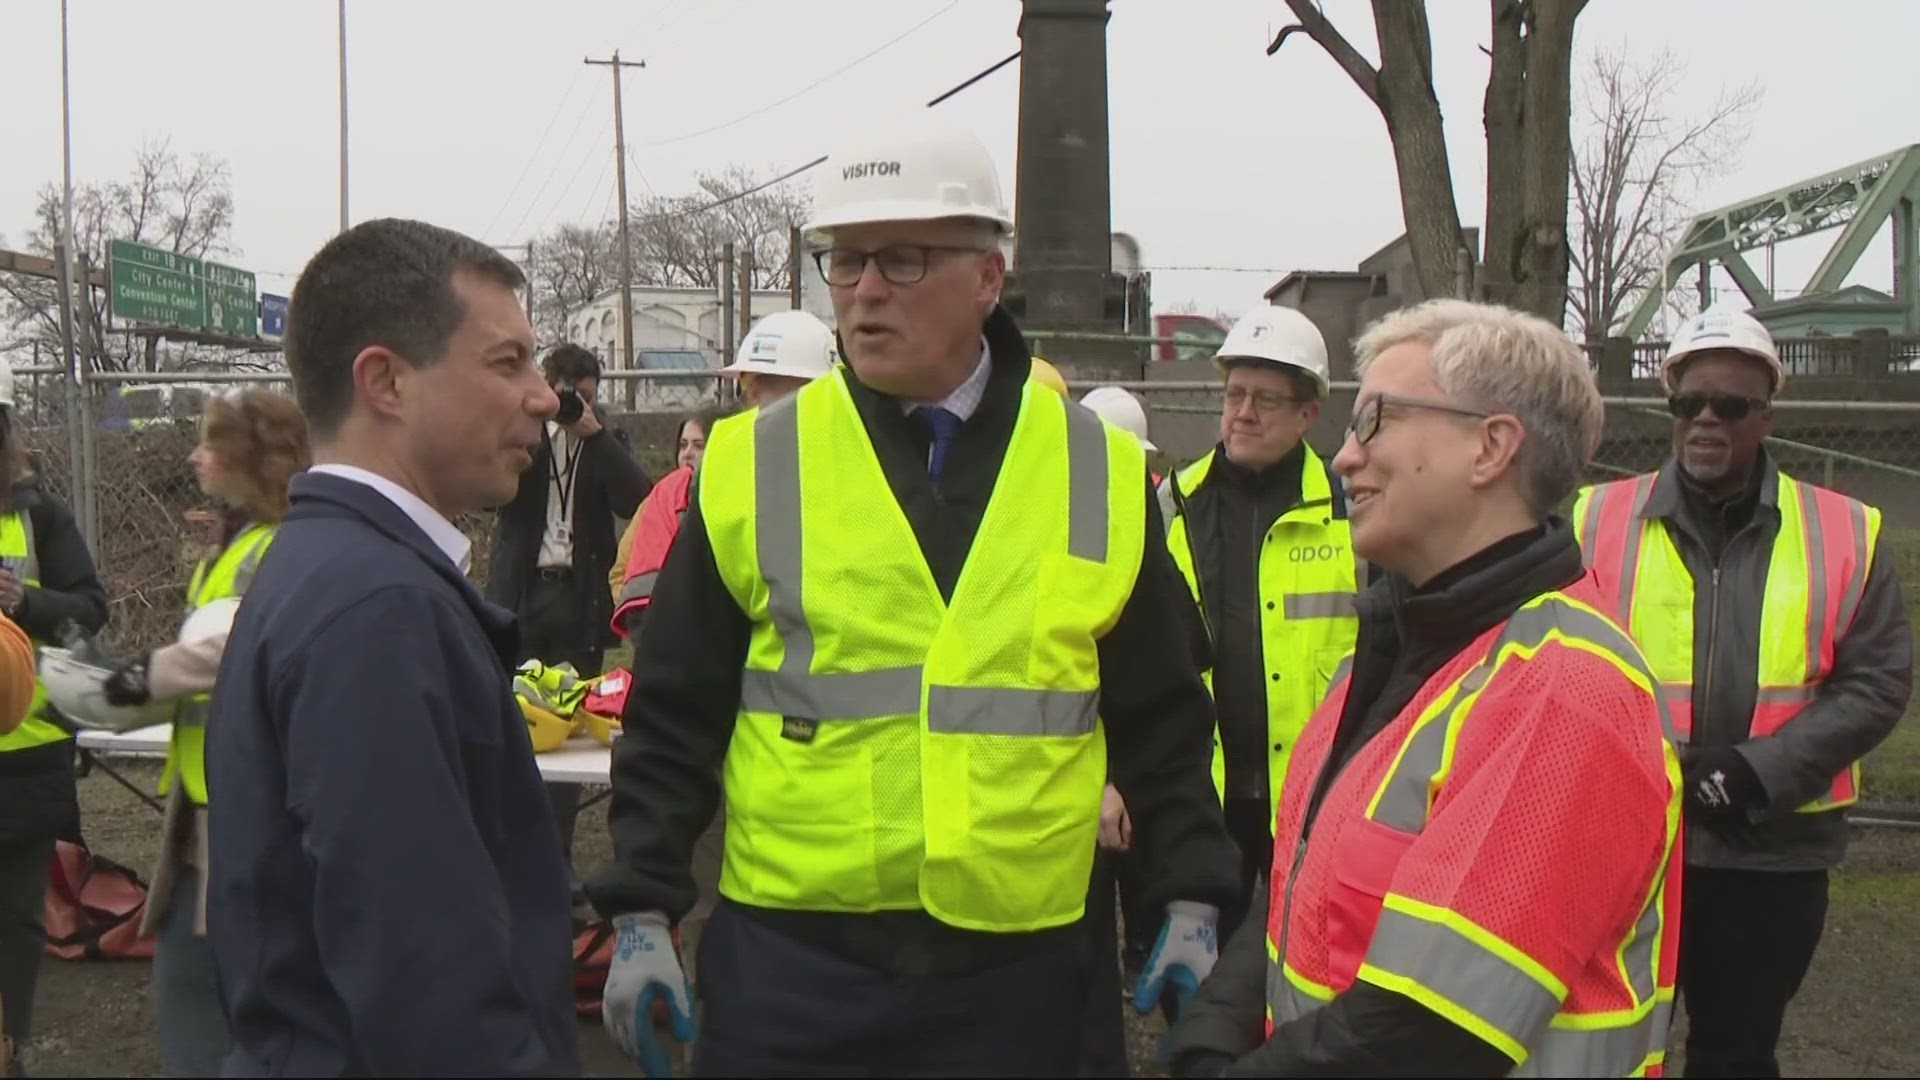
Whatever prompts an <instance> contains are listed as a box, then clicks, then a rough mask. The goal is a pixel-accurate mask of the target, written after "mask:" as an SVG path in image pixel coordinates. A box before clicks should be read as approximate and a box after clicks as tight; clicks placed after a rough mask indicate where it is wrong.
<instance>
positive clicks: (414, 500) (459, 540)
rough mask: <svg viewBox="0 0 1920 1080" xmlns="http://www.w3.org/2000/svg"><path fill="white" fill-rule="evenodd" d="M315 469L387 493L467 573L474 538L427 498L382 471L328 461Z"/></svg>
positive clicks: (390, 499) (389, 498) (450, 559)
mask: <svg viewBox="0 0 1920 1080" xmlns="http://www.w3.org/2000/svg"><path fill="white" fill-rule="evenodd" d="M311 471H313V472H317V473H326V474H327V475H329V476H338V477H340V478H341V479H342V480H352V481H354V482H355V483H359V484H365V485H366V486H368V487H370V488H372V489H373V490H375V491H377V492H379V493H380V494H382V495H384V496H386V497H387V501H388V502H390V503H392V504H393V505H395V506H397V507H399V508H400V511H401V513H404V514H406V515H407V517H408V518H409V519H411V520H412V521H413V523H414V524H415V525H418V526H420V531H421V532H424V533H426V534H427V539H429V540H431V541H433V546H434V547H437V548H439V549H440V551H441V552H442V553H443V554H445V555H446V557H447V560H448V561H449V562H451V563H453V565H454V566H456V567H459V569H460V572H461V573H463V574H464V573H466V572H467V569H468V566H467V563H468V558H469V557H470V556H471V555H472V554H473V541H471V540H469V539H467V534H465V533H463V532H461V531H460V530H459V529H458V528H456V527H455V526H454V524H453V522H451V521H448V520H447V519H446V517H445V516H444V515H442V514H441V513H440V511H438V510H435V509H434V508H433V507H431V506H428V505H427V501H426V500H425V499H422V498H421V497H420V496H418V495H415V494H414V493H413V492H411V491H408V490H407V489H406V488H403V487H401V486H400V485H399V484H396V483H394V482H393V481H392V480H389V479H388V478H386V477H384V476H381V475H380V474H379V473H376V472H369V471H368V470H366V469H362V468H360V467H359V466H357V465H341V464H338V463H335V462H328V463H325V464H321V465H315V466H314V467H313V468H312V470H311Z"/></svg>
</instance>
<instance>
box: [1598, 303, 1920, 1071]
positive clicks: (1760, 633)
mask: <svg viewBox="0 0 1920 1080" xmlns="http://www.w3.org/2000/svg"><path fill="white" fill-rule="evenodd" d="M1661 381H1662V382H1663V384H1664V385H1665V387H1666V389H1667V392H1668V395H1669V397H1668V399H1667V400H1668V408H1669V410H1670V411H1671V412H1672V414H1673V451H1674V456H1673V457H1672V458H1671V459H1670V460H1669V461H1668V462H1667V464H1666V465H1665V466H1664V467H1663V468H1661V469H1660V471H1659V472H1657V473H1651V474H1647V475H1643V476H1637V477H1633V478H1631V479H1627V480H1620V481H1615V482H1613V483H1608V484H1602V485H1599V486H1597V487H1594V488H1591V489H1588V490H1587V491H1584V492H1582V493H1581V495H1580V498H1579V501H1578V502H1577V503H1575V506H1574V512H1573V518H1574V523H1575V526H1576V528H1577V529H1578V530H1579V534H1580V539H1581V543H1582V546H1583V547H1584V549H1585V552H1586V559H1587V562H1588V563H1589V564H1590V565H1591V566H1592V568H1593V571H1594V573H1595V575H1596V577H1597V579H1598V580H1599V582H1600V584H1601V587H1602V589H1603V590H1604V591H1605V592H1606V594H1607V595H1608V596H1609V597H1610V598H1611V599H1612V600H1613V602H1614V603H1615V604H1616V605H1617V615H1618V617H1619V618H1620V619H1621V621H1622V622H1623V623H1625V624H1627V626H1628V628H1629V629H1630V630H1631V631H1632V633H1633V635H1634V637H1635V639H1636V640H1637V641H1638V642H1639V644H1640V646H1641V648H1642V649H1644V650H1645V652H1646V655H1647V659H1648V661H1649V662H1650V663H1651V664H1652V665H1653V668H1654V671H1655V673H1656V674H1657V675H1658V677H1659V680H1660V682H1661V684H1662V690H1663V692H1664V693H1666V694H1667V695H1668V696H1669V699H1670V703H1671V706H1672V708H1673V710H1674V714H1675V718H1676V720H1677V728H1678V736H1679V740H1680V758H1681V763H1682V766H1683V767H1684V769H1685V775H1686V818H1687V834H1686V872H1685V890H1686V891H1685V904H1684V912H1685V914H1684V915H1683V918H1684V920H1685V926H1684V928H1683V930H1682V932H1681V938H1680V942H1681V945H1680V948H1681V958H1680V989H1681V996H1682V997H1683V998H1684V999H1685V1001H1686V1007H1687V1017H1688V1030H1687V1071H1686V1075H1688V1076H1779V1075H1780V1064H1779V1061H1778V1059H1777V1057H1776V1056H1775V1047H1776V1045H1777V1043H1778V1042H1779V1038H1780V1027H1781V1022H1782V1020H1783V1019H1784V1017H1785V1015H1786V1010H1787V1005H1788V1003H1789V1002H1790V1001H1791V1000H1792V999H1793V996H1794V994H1795V993H1796V992H1797V991H1798V989H1799V987H1800V982H1801V980H1802V978H1804V977H1805V975H1806V972H1807V968H1808V966H1809V965H1810V964H1811V963H1812V960H1813V955H1814V951H1815V949H1816V948H1817V947H1818V945H1819V941H1820V935H1821V931H1822V929H1823V927H1824V925H1825V921H1826V910H1827V885H1828V880H1827V878H1828V872H1829V871H1830V870H1832V868H1833V867H1835V866H1836V865H1838V864H1839V862H1840V860H1841V858H1842V857H1843V856H1844V855H1845V854H1846V850H1847V823H1846V807H1848V806H1849V805H1851V804H1852V803H1853V802H1855V801H1856V800H1857V799H1858V797H1859V786H1860V759H1861V758H1862V757H1863V756H1864V755H1865V754H1866V753H1867V752H1868V751H1870V750H1872V749H1873V748H1874V747H1875V746H1877V745H1879V744H1880V741H1881V740H1882V739H1884V738H1886V736H1887V734H1888V733H1889V732H1891V731H1892V730H1893V727H1894V725H1895V724H1896V723H1898V722H1899V720H1900V717H1901V716H1902V715H1903V714H1904V713H1905V711H1906V706H1907V699H1908V696H1909V694H1910V693H1911V688H1912V663H1913V656H1912V653H1913V635H1912V630H1911V628H1910V627H1909V625H1908V616H1907V609H1906V604H1905V603H1904V601H1903V599H1902V595H1901V590H1900V583H1899V581H1898V579H1897V577H1896V575H1895V572H1894V561H1893V560H1892V559H1890V558H1879V557H1877V556H1878V555H1879V554H1880V532H1881V515H1880V511H1879V510H1877V509H1875V508H1873V507H1871V506H1867V505H1866V504H1864V503H1861V502H1858V501H1856V500H1854V499H1851V498H1848V497H1847V496H1845V495H1841V494H1839V493H1837V492H1833V491H1828V490H1826V489H1824V488H1819V487H1815V486H1814V485H1812V484H1809V483H1806V482H1804V481H1801V480H1798V479H1795V478H1792V477H1789V476H1787V475H1785V474H1784V473H1782V472H1781V471H1780V469H1779V468H1778V467H1777V466H1776V465H1775V464H1774V463H1773V462H1772V461H1771V460H1770V459H1769V458H1768V456H1767V453H1766V449H1765V442H1766V439H1767V435H1768V432H1769V431H1770V430H1771V429H1772V426H1773V407H1772V402H1773V399H1774V396H1775V395H1776V394H1778V393H1779V391H1780V386H1781V383H1782V382H1783V381H1784V373H1783V370H1782V367H1781V363H1780V356H1779V353H1778V352H1777V351H1776V349H1775V347H1774V343H1773V339H1772V338H1771V337H1770V336H1769V335H1768V334H1767V331H1766V328H1765V327H1763V326H1761V325H1760V323H1759V322H1758V321H1757V320H1755V319H1754V318H1752V317H1751V316H1749V315H1747V314H1745V313H1743V312H1739V311H1733V310H1711V311H1707V312H1705V313H1702V314H1700V315H1697V316H1695V317H1694V318H1692V319H1689V320H1688V321H1687V322H1686V323H1685V324H1684V325H1683V326H1682V327H1681V328H1680V331H1679V332H1678V333H1676V334H1675V335H1674V337H1673V342H1672V345H1671V346H1670V348H1669V350H1668V353H1667V358H1666V362H1665V364H1664V365H1663V366H1662V370H1661Z"/></svg>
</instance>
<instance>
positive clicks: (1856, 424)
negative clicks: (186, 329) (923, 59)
mask: <svg viewBox="0 0 1920 1080" xmlns="http://www.w3.org/2000/svg"><path fill="white" fill-rule="evenodd" d="M20 374H21V383H20V387H19V390H20V408H19V409H18V422H19V426H20V433H21V435H22V437H23V439H24V442H25V443H26V445H27V447H28V449H29V451H30V452H31V454H32V456H33V460H34V463H35V467H36V469H37V470H38V471H39V472H40V474H41V476H42V477H43V478H44V483H45V485H46V487H47V488H48V490H49V491H51V492H52V493H53V494H54V495H56V496H58V497H60V498H62V499H64V500H66V501H67V502H68V503H69V504H70V505H73V506H74V507H75V508H76V510H81V511H82V512H83V513H84V514H85V515H86V516H87V519H88V520H87V521H86V531H87V533H88V539H89V541H90V543H92V545H93V550H94V555H95V559H96V561H97V562H98V564H99V567H100V575H101V578H102V579H103V580H104V582H105V583H106V587H107V596H108V601H109V603H110V605H111V612H112V616H111V620H110V622H109V623H108V628H107V631H106V633H105V635H104V637H105V641H106V644H107V645H108V647H109V648H112V649H115V650H124V651H132V650H137V649H145V648H152V647H154V646H156V645H159V644H162V643H165V642H166V641H169V640H171V639H172V637H173V635H174V634H175V633H176V632H177V630H178V628H179V624H180V613H181V610H182V607H183V605H184V602H185V595H186V585H187V581H188V579H189V577H190V576H191V574H192V570H193V566H194V564H195V562H196V561H198V560H199V559H200V558H201V557H202V556H203V555H204V554H205V553H206V551H207V549H208V545H209V543H210V542H211V540H212V537H211V535H210V533H209V532H208V527H207V526H205V525H202V524H197V523H196V522H195V520H194V516H195V515H193V514H192V511H194V510H197V509H207V508H209V504H208V502H207V500H206V498H205V496H203V495H202V494H201V493H200V491H199V488H198V486H197V484H196V483H195V481H194V475H193V469H192V466H191V465H189V464H188V461H187V457H188V455H189V454H190V453H191V452H192V450H193V447H194V444H195V442H196V441H197V438H198V417H199V414H200V410H201V408H202V407H203V405H204V403H205V401H206V398H207V396H208V395H209V394H215V393H219V392H221V391H222V390H224V389H227V388H228V387H230V386H231V385H233V384H235V383H246V384H252V385H264V386H267V387H270V388H273V389H277V390H280V391H282V392H290V391H289V388H288V386H287V384H286V381H285V376H284V375H283V374H280V375H276V374H270V373H259V374H256V373H220V374H205V375H185V376H176V377H173V378H171V379H168V378H153V377H147V376H141V377H134V378H132V379H129V378H128V377H126V376H121V377H120V378H121V379H127V380H128V381H125V382H111V381H107V380H106V379H102V380H100V381H90V385H89V386H88V388H87V391H86V393H85V394H84V395H83V401H84V406H85V407H84V408H83V410H82V415H83V416H84V417H85V420H86V423H87V425H88V430H87V431H86V432H85V434H86V436H87V437H86V438H84V439H80V440H76V439H73V438H71V437H70V434H71V432H70V428H69V425H68V424H67V422H66V411H65V402H64V394H63V392H62V391H63V390H64V385H65V384H64V381H63V380H61V379H60V378H59V377H58V375H57V374H54V373H51V372H41V371H39V370H38V369H35V368H29V369H24V370H23V371H22V372H21V373H20ZM108 378H109V379H111V378H112V377H111V376H110V377H108ZM1069 385H1070V387H1071V388H1072V390H1073V392H1074V395H1075V397H1078V396H1080V395H1081V394H1083V393H1084V392H1085V391H1086V390H1088V389H1090V388H1091V387H1093V386H1095V385H1120V386H1124V387H1126V388H1127V389H1130V390H1132V391H1134V392H1135V393H1136V394H1137V395H1138V396H1139V397H1140V398H1141V399H1142V401H1143V402H1144V403H1145V404H1146V406H1147V409H1148V414H1149V422H1150V424H1151V426H1152V435H1153V438H1154V441H1155V442H1156V443H1157V444H1158V445H1159V446H1160V448H1161V453H1160V454H1158V455H1156V456H1155V462H1154V464H1155V467H1156V468H1157V469H1160V470H1161V471H1165V470H1166V469H1169V468H1171V467H1173V466H1175V465H1177V464H1180V463H1184V462H1186V461H1190V460H1192V459H1194V458H1195V457H1198V456H1199V455H1200V454H1202V453H1205V452H1206V451H1207V450H1208V449H1209V448H1211V447H1212V446H1213V445H1214V443H1215V442H1216V441H1217V439H1218V436H1219V422H1220V406H1221V399H1220V386H1219V383H1218V382H1217V381H1213V380H1194V381H1184V382H1182V381H1148V382H1140V381H1130V382H1119V383H1113V382H1092V381H1079V380H1072V379H1071V374H1070V383H1069ZM1353 389H1354V387H1353V384H1351V383H1336V384H1335V385H1334V390H1333V394H1332V396H1331V398H1330V400H1329V401H1328V402H1327V404H1326V406H1325V408H1324V410H1323V415H1322V417H1321V420H1320V422H1319V423H1318V424H1317V425H1316V426H1315V427H1314V429H1313V431H1312V432H1310V433H1309V435H1308V440H1309V442H1311V443H1312V444H1313V446H1314V447H1315V449H1316V450H1317V451H1319V452H1320V453H1322V454H1325V455H1331V454H1332V453H1333V452H1335V451H1336V450H1337V449H1338V447H1339V440H1340V438H1341V430H1342V426H1343V425H1344V423H1345V421H1346V418H1347V416H1348V415H1349V413H1350V410H1351V407H1352V396H1353ZM601 399H602V402H603V403H604V405H605V406H606V407H607V408H608V409H609V410H610V411H612V412H613V414H614V419H615V423H616V424H617V425H618V426H619V427H620V428H622V429H623V430H625V431H626V432H627V434H628V436H629V438H630V440H631V442H632V445H633V447H634V451H635V453H636V454H637V455H638V456H639V457H640V458H641V460H642V462H643V464H644V465H645V466H646V467H647V470H648V473H649V475H654V476H658V475H660V474H661V473H664V472H665V471H666V470H668V469H670V468H671V467H672V460H673V451H674V447H673V440H674V436H675V434H676V433H677V427H678V421H679V419H680V418H681V417H682V416H684V415H687V414H689V413H692V412H696V411H699V410H703V409H710V408H713V407H715V406H720V407H726V406H729V405H733V404H736V402H735V399H734V392H733V389H732V386H731V383H730V381H729V380H726V379H724V378H722V377H719V376H717V374H716V373H713V372H631V373H630V372H609V373H608V377H607V379H606V385H605V388H604V389H603V390H602V392H601ZM1671 430H1672V422H1671V420H1670V419H1669V418H1668V417H1667V415H1666V413H1665V411H1664V402H1663V401H1661V400H1659V399H1654V398H1610V399H1609V402H1608V410H1607V431H1606V437H1605V440H1604V442H1603V444H1602V446H1601V449H1600V452H1599V454H1598V455H1597V456H1596V459H1595V461H1594V465H1593V469H1592V471H1591V473H1590V479H1592V480H1594V481H1602V480H1608V479H1614V478H1618V477H1621V476H1628V475H1632V474H1635V473H1639V472H1644V471H1649V470H1653V469H1657V468H1659V466H1660V465H1661V464H1662V463H1663V462H1664V461H1665V460H1666V458H1667V457H1668V455H1669V453H1670V450H1671V446H1670V439H1671ZM76 443H78V444H80V450H81V460H82V462H83V467H82V468H81V469H80V470H78V481H77V482H76V470H75V469H74V468H73V466H72V462H73V460H74V456H73V446H74V444H76ZM1769 452H1770V453H1771V454H1772V455H1773V456H1774V459H1775V460H1776V461H1778V462H1779V464H1780V466H1781V467H1782V468H1783V469H1785V470H1787V471H1788V472H1790V473H1792V474H1794V475H1796V476H1798V477H1800V478H1802V479H1804V480H1808V481H1811V482H1813V483H1817V484H1821V485H1823V486H1826V487H1831V488H1834V489H1836V490H1838V491H1842V492H1845V493H1847V494H1849V495H1852V496H1854V497H1856V498H1859V499H1862V500H1865V501H1867V502H1869V503H1871V504H1873V505H1875V506H1878V507H1880V508H1881V509H1882V510H1883V512H1884V513H1885V520H1886V526H1885V533H1884V538H1883V540H1882V547H1881V550H1882V551H1883V552H1884V553H1886V554H1887V555H1889V556H1890V557H1892V558H1894V559H1895V560H1896V562H1897V566H1898V569H1899V572H1900V578H1901V581H1902V583H1903V586H1904V588H1905V590H1906V594H1907V599H1908V607H1909V611H1910V612H1913V613H1914V614H1915V615H1916V622H1920V402H1913V403H1903V402H1849V401H1834V400H1817V401H1791V400H1789V401H1782V402H1781V403H1780V406H1779V408H1778V410H1777V411H1776V416H1775V421H1774V438H1773V439H1772V440H1771V441H1770V443H1769ZM459 524H460V525H461V527H462V528H463V529H464V530H465V532H466V533H467V534H468V536H470V537H471V538H472V539H473V541H474V561H473V567H474V575H475V577H476V578H477V579H479V580H480V581H481V582H482V583H483V584H484V580H485V575H486V570H487V555H488V551H489V548H490V546H491V544H490V541H491V531H492V515H491V514H472V515H468V516H466V517H465V518H464V519H463V520H462V521H460V522H459ZM1866 792H1867V798H1866V805H1865V806H1864V810H1865V811H1866V812H1867V813H1869V814H1872V815H1886V816H1896V817H1902V818H1913V819H1920V726H1917V725H1916V724H1914V723H1913V722H1912V718H1911V715H1910V716H1909V721H1908V722H1907V723H1904V724H1903V725H1902V727H1901V730H1899V731H1897V732H1896V733H1895V734H1894V736H1893V737H1892V738H1891V739H1890V740H1889V741H1888V742H1887V744H1886V745H1884V746H1883V747H1881V748H1880V749H1879V750H1877V751H1876V752H1875V753H1874V754H1873V755H1872V756H1870V757H1869V758H1868V759H1867V762H1866Z"/></svg>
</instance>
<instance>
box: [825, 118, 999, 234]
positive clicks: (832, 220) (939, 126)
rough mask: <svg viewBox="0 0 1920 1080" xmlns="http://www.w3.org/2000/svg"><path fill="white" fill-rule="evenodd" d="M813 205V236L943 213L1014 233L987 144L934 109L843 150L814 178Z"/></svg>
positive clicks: (882, 128)
mask: <svg viewBox="0 0 1920 1080" xmlns="http://www.w3.org/2000/svg"><path fill="white" fill-rule="evenodd" d="M813 209H814V213H813V219H812V220H811V221H809V222H807V224H806V231H807V234H808V236H809V238H811V239H822V238H824V236H825V235H826V234H828V233H830V232H831V231H832V230H833V229H835V228H838V227H840V226H842V225H858V224H863V223H866V222H874V221H931V220H935V219H939V218H977V219H979V220H982V221H989V222H992V223H993V224H994V225H995V226H996V227H998V229H999V230H1000V232H1001V233H1002V234H1005V233H1010V232H1012V231H1013V217H1012V215H1010V214H1009V213H1008V212H1007V204H1006V200H1005V199H1004V198H1002V197H1001V194H1000V171H999V169H997V168H995V167H994V163H993V155H992V154H990V153H988V152H987V146H986V144H985V143H983V142H981V141H980V137H979V136H978V135H975V134H974V133H973V132H971V131H968V130H967V129H965V128H962V127H958V126H956V125H954V124H952V123H950V122H949V121H947V120H946V119H944V118H942V117H940V116H938V115H936V114H935V113H933V112H932V111H931V110H928V109H919V110H915V111H914V112H913V113H911V114H909V115H908V116H906V117H905V118H902V119H899V120H896V121H893V122H890V123H887V124H884V125H879V126H876V128H875V129H874V130H873V131H871V132H868V133H865V134H863V135H861V136H856V137H855V138H853V139H850V140H849V141H848V142H847V144H846V145H844V146H841V147H839V148H837V149H836V150H835V151H834V153H833V154H832V155H831V156H829V157H828V158H827V160H826V163H825V164H824V165H823V166H822V167H821V170H820V178H819V179H818V180H817V181H815V184H814V193H813Z"/></svg>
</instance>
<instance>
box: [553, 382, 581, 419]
mask: <svg viewBox="0 0 1920 1080" xmlns="http://www.w3.org/2000/svg"><path fill="white" fill-rule="evenodd" d="M558 396H559V398H560V411H559V412H556V413H554V414H553V418H554V419H555V420H557V421H559V422H560V423H562V424H571V423H573V422H574V421H575V420H578V419H580V418H581V417H582V416H584V415H586V412H587V403H586V402H585V401H583V400H581V398H580V395H579V393H578V392H576V391H573V390H562V391H560V393H559V395H558Z"/></svg>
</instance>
